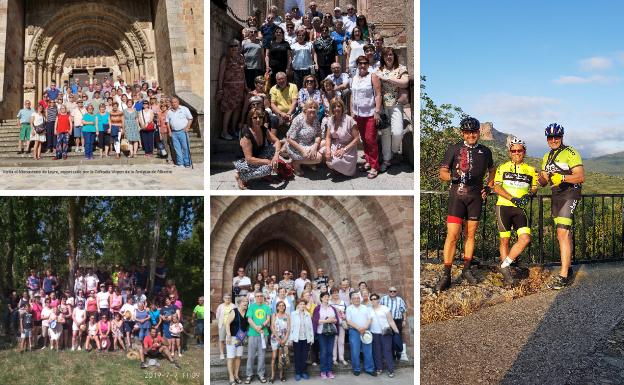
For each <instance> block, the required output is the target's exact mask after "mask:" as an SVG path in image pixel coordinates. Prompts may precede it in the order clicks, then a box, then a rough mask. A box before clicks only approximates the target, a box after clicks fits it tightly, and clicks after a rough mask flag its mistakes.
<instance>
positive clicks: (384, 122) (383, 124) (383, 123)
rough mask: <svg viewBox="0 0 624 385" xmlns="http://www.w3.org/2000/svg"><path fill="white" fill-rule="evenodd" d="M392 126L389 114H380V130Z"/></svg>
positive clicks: (378, 125)
mask: <svg viewBox="0 0 624 385" xmlns="http://www.w3.org/2000/svg"><path fill="white" fill-rule="evenodd" d="M388 127H390V120H389V119H388V115H386V114H385V113H382V114H380V115H379V123H377V129H378V130H384V129H386V128H388Z"/></svg>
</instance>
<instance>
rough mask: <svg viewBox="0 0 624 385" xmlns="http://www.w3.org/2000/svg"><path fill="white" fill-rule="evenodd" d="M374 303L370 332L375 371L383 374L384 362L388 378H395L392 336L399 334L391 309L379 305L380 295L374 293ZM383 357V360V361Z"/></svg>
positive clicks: (371, 297)
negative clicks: (371, 334)
mask: <svg viewBox="0 0 624 385" xmlns="http://www.w3.org/2000/svg"><path fill="white" fill-rule="evenodd" d="M370 301H371V303H372V311H373V322H372V323H371V326H370V331H371V333H373V360H374V362H375V370H376V371H377V374H381V372H382V370H383V361H385V362H386V370H387V371H388V377H390V378H392V377H394V360H393V358H392V334H393V332H394V333H397V334H398V333H399V329H398V328H397V326H396V324H395V323H394V320H393V319H392V315H391V314H390V309H388V307H386V306H384V305H380V304H379V295H377V294H375V293H373V294H371V295H370ZM382 356H383V360H382Z"/></svg>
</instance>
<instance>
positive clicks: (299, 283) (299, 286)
mask: <svg viewBox="0 0 624 385" xmlns="http://www.w3.org/2000/svg"><path fill="white" fill-rule="evenodd" d="M306 282H310V280H309V279H308V272H307V271H305V270H301V273H299V278H297V279H295V290H297V298H301V292H302V291H303V287H304V286H305V284H306Z"/></svg>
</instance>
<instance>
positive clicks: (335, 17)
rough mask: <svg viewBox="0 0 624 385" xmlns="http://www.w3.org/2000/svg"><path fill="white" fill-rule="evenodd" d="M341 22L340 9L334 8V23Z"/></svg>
mask: <svg viewBox="0 0 624 385" xmlns="http://www.w3.org/2000/svg"><path fill="white" fill-rule="evenodd" d="M338 20H342V9H340V7H335V8H334V22H336V21H338Z"/></svg>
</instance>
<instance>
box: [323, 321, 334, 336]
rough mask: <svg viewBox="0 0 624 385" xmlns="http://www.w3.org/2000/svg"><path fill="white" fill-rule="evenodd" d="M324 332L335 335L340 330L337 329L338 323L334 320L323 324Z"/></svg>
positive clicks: (324, 333) (327, 334) (325, 334)
mask: <svg viewBox="0 0 624 385" xmlns="http://www.w3.org/2000/svg"><path fill="white" fill-rule="evenodd" d="M322 334H323V335H324V336H335V335H336V334H338V330H337V329H336V324H334V323H333V322H332V323H327V324H323V330H322Z"/></svg>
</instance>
